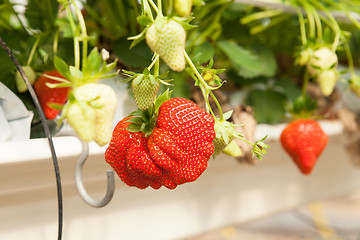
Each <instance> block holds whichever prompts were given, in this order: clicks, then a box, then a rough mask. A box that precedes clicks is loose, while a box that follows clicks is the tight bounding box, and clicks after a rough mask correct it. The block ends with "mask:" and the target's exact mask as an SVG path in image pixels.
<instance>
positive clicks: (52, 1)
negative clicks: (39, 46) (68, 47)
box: [25, 0, 59, 31]
mask: <svg viewBox="0 0 360 240" xmlns="http://www.w3.org/2000/svg"><path fill="white" fill-rule="evenodd" d="M58 9H59V3H58V1H57V0H28V4H27V6H26V10H25V17H26V19H27V21H28V23H29V25H30V27H31V28H33V29H39V30H42V31H46V30H48V31H50V30H53V29H54V26H55V20H56V19H57V11H58Z"/></svg>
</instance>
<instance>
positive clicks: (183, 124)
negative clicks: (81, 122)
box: [105, 98, 215, 189]
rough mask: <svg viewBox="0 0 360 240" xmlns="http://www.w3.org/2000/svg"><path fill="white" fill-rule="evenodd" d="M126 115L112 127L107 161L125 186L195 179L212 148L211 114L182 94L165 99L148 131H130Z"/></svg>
mask: <svg viewBox="0 0 360 240" xmlns="http://www.w3.org/2000/svg"><path fill="white" fill-rule="evenodd" d="M131 118H132V117H127V118H125V119H123V120H121V121H120V122H119V123H118V124H117V126H116V127H115V129H114V131H113V136H112V140H111V142H110V144H109V147H108V148H107V150H106V152H105V159H106V162H107V163H108V164H110V165H111V166H112V168H113V169H114V170H115V171H116V173H117V174H118V175H119V177H120V179H121V180H122V181H123V182H124V183H126V184H127V185H129V186H135V187H138V188H140V189H144V188H147V187H148V186H150V187H152V188H154V189H158V188H160V187H161V186H165V187H167V188H169V189H174V188H176V187H177V185H179V184H183V183H186V182H192V181H195V180H196V179H197V178H198V177H199V176H200V175H201V174H202V173H203V172H204V171H205V169H206V168H207V161H208V160H209V158H210V156H211V155H212V154H213V152H214V145H213V139H214V138H215V131H214V118H213V117H212V116H211V115H210V114H208V113H206V112H205V111H203V110H202V109H201V108H199V107H198V106H197V105H196V104H195V103H193V102H191V101H190V100H187V99H183V98H172V99H169V100H167V101H165V102H164V103H163V104H162V105H161V107H160V108H159V113H158V117H157V121H156V126H155V127H154V129H153V131H152V133H151V134H150V135H148V136H147V135H146V134H145V133H144V132H131V131H128V130H127V129H128V127H129V125H130V124H131V123H130V122H129V120H130V119H131Z"/></svg>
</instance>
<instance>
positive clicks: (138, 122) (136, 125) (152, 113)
mask: <svg viewBox="0 0 360 240" xmlns="http://www.w3.org/2000/svg"><path fill="white" fill-rule="evenodd" d="M171 93H172V91H169V90H166V91H165V92H164V93H163V94H161V95H159V96H158V97H157V98H156V100H155V102H154V105H153V106H152V107H150V108H148V109H145V110H140V109H139V110H137V111H135V112H132V113H130V115H129V116H132V118H130V119H129V120H128V121H127V122H130V125H129V126H128V127H127V128H126V130H127V131H129V132H143V133H145V136H146V137H147V136H149V135H150V134H151V133H152V132H153V129H154V127H155V126H156V121H157V117H158V114H159V108H160V106H161V105H162V104H163V103H164V102H165V101H167V100H169V99H170V97H171Z"/></svg>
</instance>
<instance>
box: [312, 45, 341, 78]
mask: <svg viewBox="0 0 360 240" xmlns="http://www.w3.org/2000/svg"><path fill="white" fill-rule="evenodd" d="M337 63H338V58H337V55H336V53H335V52H333V51H331V49H329V48H327V47H321V48H319V49H317V50H316V51H314V53H313V55H312V56H311V57H310V60H309V62H308V63H307V65H306V67H307V70H308V72H309V73H310V75H311V76H312V77H315V76H316V75H318V74H319V73H320V72H321V71H323V70H329V69H330V68H333V67H336V65H337Z"/></svg>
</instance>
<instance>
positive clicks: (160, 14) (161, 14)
mask: <svg viewBox="0 0 360 240" xmlns="http://www.w3.org/2000/svg"><path fill="white" fill-rule="evenodd" d="M161 1H162V0H157V7H158V11H157V17H162V16H163V13H162V2H161Z"/></svg>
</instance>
